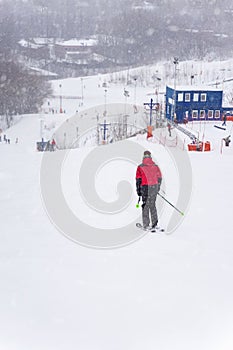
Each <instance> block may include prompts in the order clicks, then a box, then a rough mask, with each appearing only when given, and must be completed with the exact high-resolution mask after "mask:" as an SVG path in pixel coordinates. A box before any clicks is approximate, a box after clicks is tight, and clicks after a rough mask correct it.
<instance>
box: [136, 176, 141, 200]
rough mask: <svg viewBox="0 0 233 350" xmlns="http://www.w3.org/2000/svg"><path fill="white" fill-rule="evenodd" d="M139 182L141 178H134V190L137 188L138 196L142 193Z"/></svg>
mask: <svg viewBox="0 0 233 350" xmlns="http://www.w3.org/2000/svg"><path fill="white" fill-rule="evenodd" d="M141 183H142V179H136V190H137V195H138V197H141V195H142V191H141Z"/></svg>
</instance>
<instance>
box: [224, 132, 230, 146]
mask: <svg viewBox="0 0 233 350" xmlns="http://www.w3.org/2000/svg"><path fill="white" fill-rule="evenodd" d="M230 137H231V135H229V136H227V137H225V138H224V139H223V141H225V146H226V147H229V145H230V142H231V140H230Z"/></svg>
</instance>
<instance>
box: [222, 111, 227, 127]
mask: <svg viewBox="0 0 233 350" xmlns="http://www.w3.org/2000/svg"><path fill="white" fill-rule="evenodd" d="M222 120H223V123H222V126H226V120H227V115H226V113H224V114H223V116H222Z"/></svg>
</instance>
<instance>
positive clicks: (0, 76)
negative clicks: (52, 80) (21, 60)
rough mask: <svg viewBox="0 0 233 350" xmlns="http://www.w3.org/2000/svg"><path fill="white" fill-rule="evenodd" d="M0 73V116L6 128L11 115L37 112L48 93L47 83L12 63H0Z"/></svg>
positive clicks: (48, 86)
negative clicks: (5, 122) (3, 117)
mask: <svg viewBox="0 0 233 350" xmlns="http://www.w3.org/2000/svg"><path fill="white" fill-rule="evenodd" d="M0 72H1V73H0V115H4V116H6V121H7V124H8V126H9V124H10V117H11V116H12V115H15V114H25V113H35V112H38V109H39V107H40V106H41V104H42V102H43V99H44V98H45V97H48V95H49V93H50V85H49V83H48V82H47V81H45V80H44V78H43V77H41V76H38V75H35V73H31V72H30V71H28V70H26V69H25V68H23V67H21V66H20V65H19V64H17V63H14V62H12V61H6V60H4V61H0Z"/></svg>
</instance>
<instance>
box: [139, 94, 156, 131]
mask: <svg viewBox="0 0 233 350" xmlns="http://www.w3.org/2000/svg"><path fill="white" fill-rule="evenodd" d="M143 105H144V106H149V108H150V126H151V125H152V113H153V111H156V109H157V106H158V104H157V103H155V102H153V98H152V99H151V100H150V102H147V103H143ZM154 106H156V107H155V108H154Z"/></svg>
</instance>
